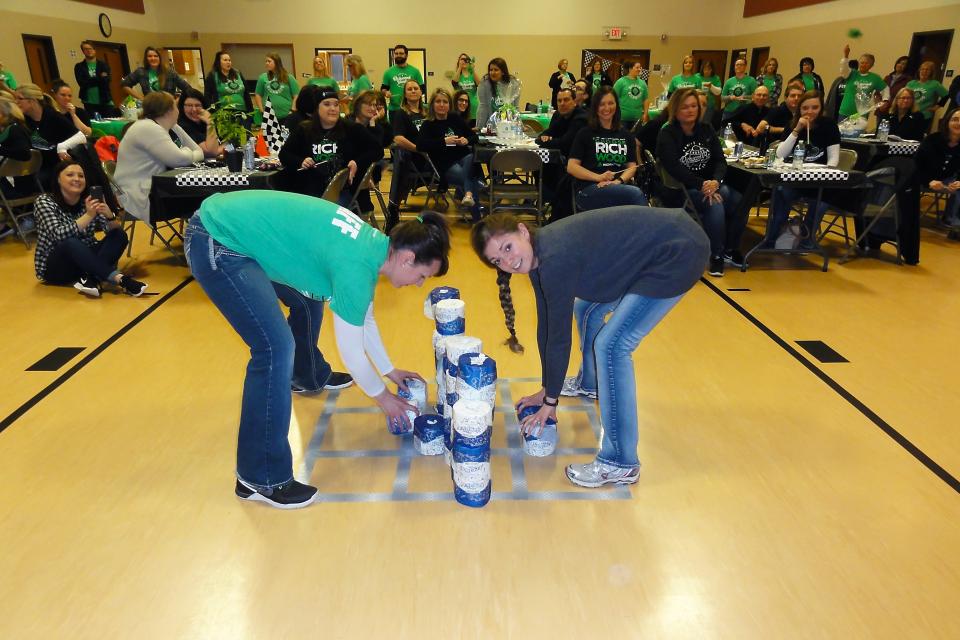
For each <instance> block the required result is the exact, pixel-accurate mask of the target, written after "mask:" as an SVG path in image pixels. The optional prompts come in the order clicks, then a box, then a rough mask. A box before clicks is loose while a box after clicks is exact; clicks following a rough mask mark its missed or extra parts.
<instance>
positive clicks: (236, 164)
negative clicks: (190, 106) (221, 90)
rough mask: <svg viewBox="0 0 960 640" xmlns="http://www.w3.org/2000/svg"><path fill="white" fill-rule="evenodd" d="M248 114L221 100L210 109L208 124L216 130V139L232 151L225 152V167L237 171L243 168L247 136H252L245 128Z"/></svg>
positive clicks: (225, 100) (224, 99)
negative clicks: (231, 147) (228, 146)
mask: <svg viewBox="0 0 960 640" xmlns="http://www.w3.org/2000/svg"><path fill="white" fill-rule="evenodd" d="M249 117H250V114H248V113H247V112H246V111H244V110H243V109H241V108H240V107H238V106H237V105H236V104H233V103H231V102H229V101H228V100H227V99H226V98H223V99H221V100H220V102H218V103H217V104H215V105H212V106H211V107H210V124H212V125H213V126H214V128H216V130H217V137H218V138H220V141H221V142H222V143H223V144H224V145H232V146H233V150H231V151H227V152H226V160H227V167H229V168H230V170H231V171H239V170H240V167H242V166H243V148H244V147H245V146H246V144H247V138H248V136H251V135H253V134H252V132H251V131H250V130H249V129H248V128H247V122H248V121H249V120H248V119H249Z"/></svg>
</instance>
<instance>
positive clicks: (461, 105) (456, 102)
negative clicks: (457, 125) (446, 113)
mask: <svg viewBox="0 0 960 640" xmlns="http://www.w3.org/2000/svg"><path fill="white" fill-rule="evenodd" d="M453 112H454V113H455V114H456V115H457V116H459V117H460V119H461V120H463V121H464V122H466V123H467V126H468V127H470V128H471V129H474V128H476V126H477V121H476V120H475V119H474V118H472V117H471V116H470V112H471V107H470V94H469V93H467V92H466V91H464V90H463V89H460V90H459V91H457V92H456V93H455V94H453Z"/></svg>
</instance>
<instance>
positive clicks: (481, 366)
mask: <svg viewBox="0 0 960 640" xmlns="http://www.w3.org/2000/svg"><path fill="white" fill-rule="evenodd" d="M496 395H497V363H496V361H495V360H494V359H493V358H491V357H489V356H486V355H484V354H482V353H465V354H463V355H461V356H460V359H459V360H458V362H457V397H458V398H462V399H465V400H480V401H481V402H486V403H487V404H488V405H490V409H491V410H492V409H493V408H494V407H495V405H496Z"/></svg>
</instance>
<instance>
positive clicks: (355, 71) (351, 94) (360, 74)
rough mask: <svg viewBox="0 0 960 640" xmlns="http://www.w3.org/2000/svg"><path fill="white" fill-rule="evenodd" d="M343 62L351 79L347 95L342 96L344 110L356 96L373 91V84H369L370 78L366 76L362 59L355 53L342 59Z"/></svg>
mask: <svg viewBox="0 0 960 640" xmlns="http://www.w3.org/2000/svg"><path fill="white" fill-rule="evenodd" d="M344 62H345V63H346V65H347V70H348V71H349V72H350V77H351V78H353V80H352V81H351V82H350V86H349V87H348V88H347V95H346V96H344V99H343V103H344V108H346V106H348V105H349V104H350V102H351V101H352V100H353V99H354V98H356V97H357V96H358V95H360V94H361V93H363V92H364V91H369V90H370V89H373V83H372V82H370V78H369V77H368V76H367V68H366V66H364V64H363V58H361V57H360V56H358V55H357V54H355V53H351V54H350V55H348V56H347V57H346V58H345V59H344Z"/></svg>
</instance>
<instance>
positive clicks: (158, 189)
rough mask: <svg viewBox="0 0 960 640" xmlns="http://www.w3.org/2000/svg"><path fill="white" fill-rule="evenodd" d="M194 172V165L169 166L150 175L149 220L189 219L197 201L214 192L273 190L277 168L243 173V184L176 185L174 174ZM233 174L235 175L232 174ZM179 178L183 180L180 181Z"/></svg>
mask: <svg viewBox="0 0 960 640" xmlns="http://www.w3.org/2000/svg"><path fill="white" fill-rule="evenodd" d="M189 171H196V169H195V168H193V167H183V168H180V169H171V170H169V171H164V172H163V173H160V174H157V175H155V176H153V183H152V184H151V187H150V219H151V221H153V222H158V221H161V220H172V219H174V218H189V217H190V216H191V215H193V213H194V212H195V211H196V210H197V209H199V208H200V203H201V202H203V201H204V199H206V198H207V197H208V196H211V195H213V194H214V193H224V192H227V191H243V190H247V189H273V188H275V186H274V185H275V182H276V177H277V174H278V173H279V172H278V171H253V172H251V173H248V174H246V178H247V183H248V184H245V185H225V184H204V185H197V184H195V185H182V184H177V176H178V175H182V174H184V173H187V172H189ZM233 175H236V174H233ZM181 181H182V180H181Z"/></svg>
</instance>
